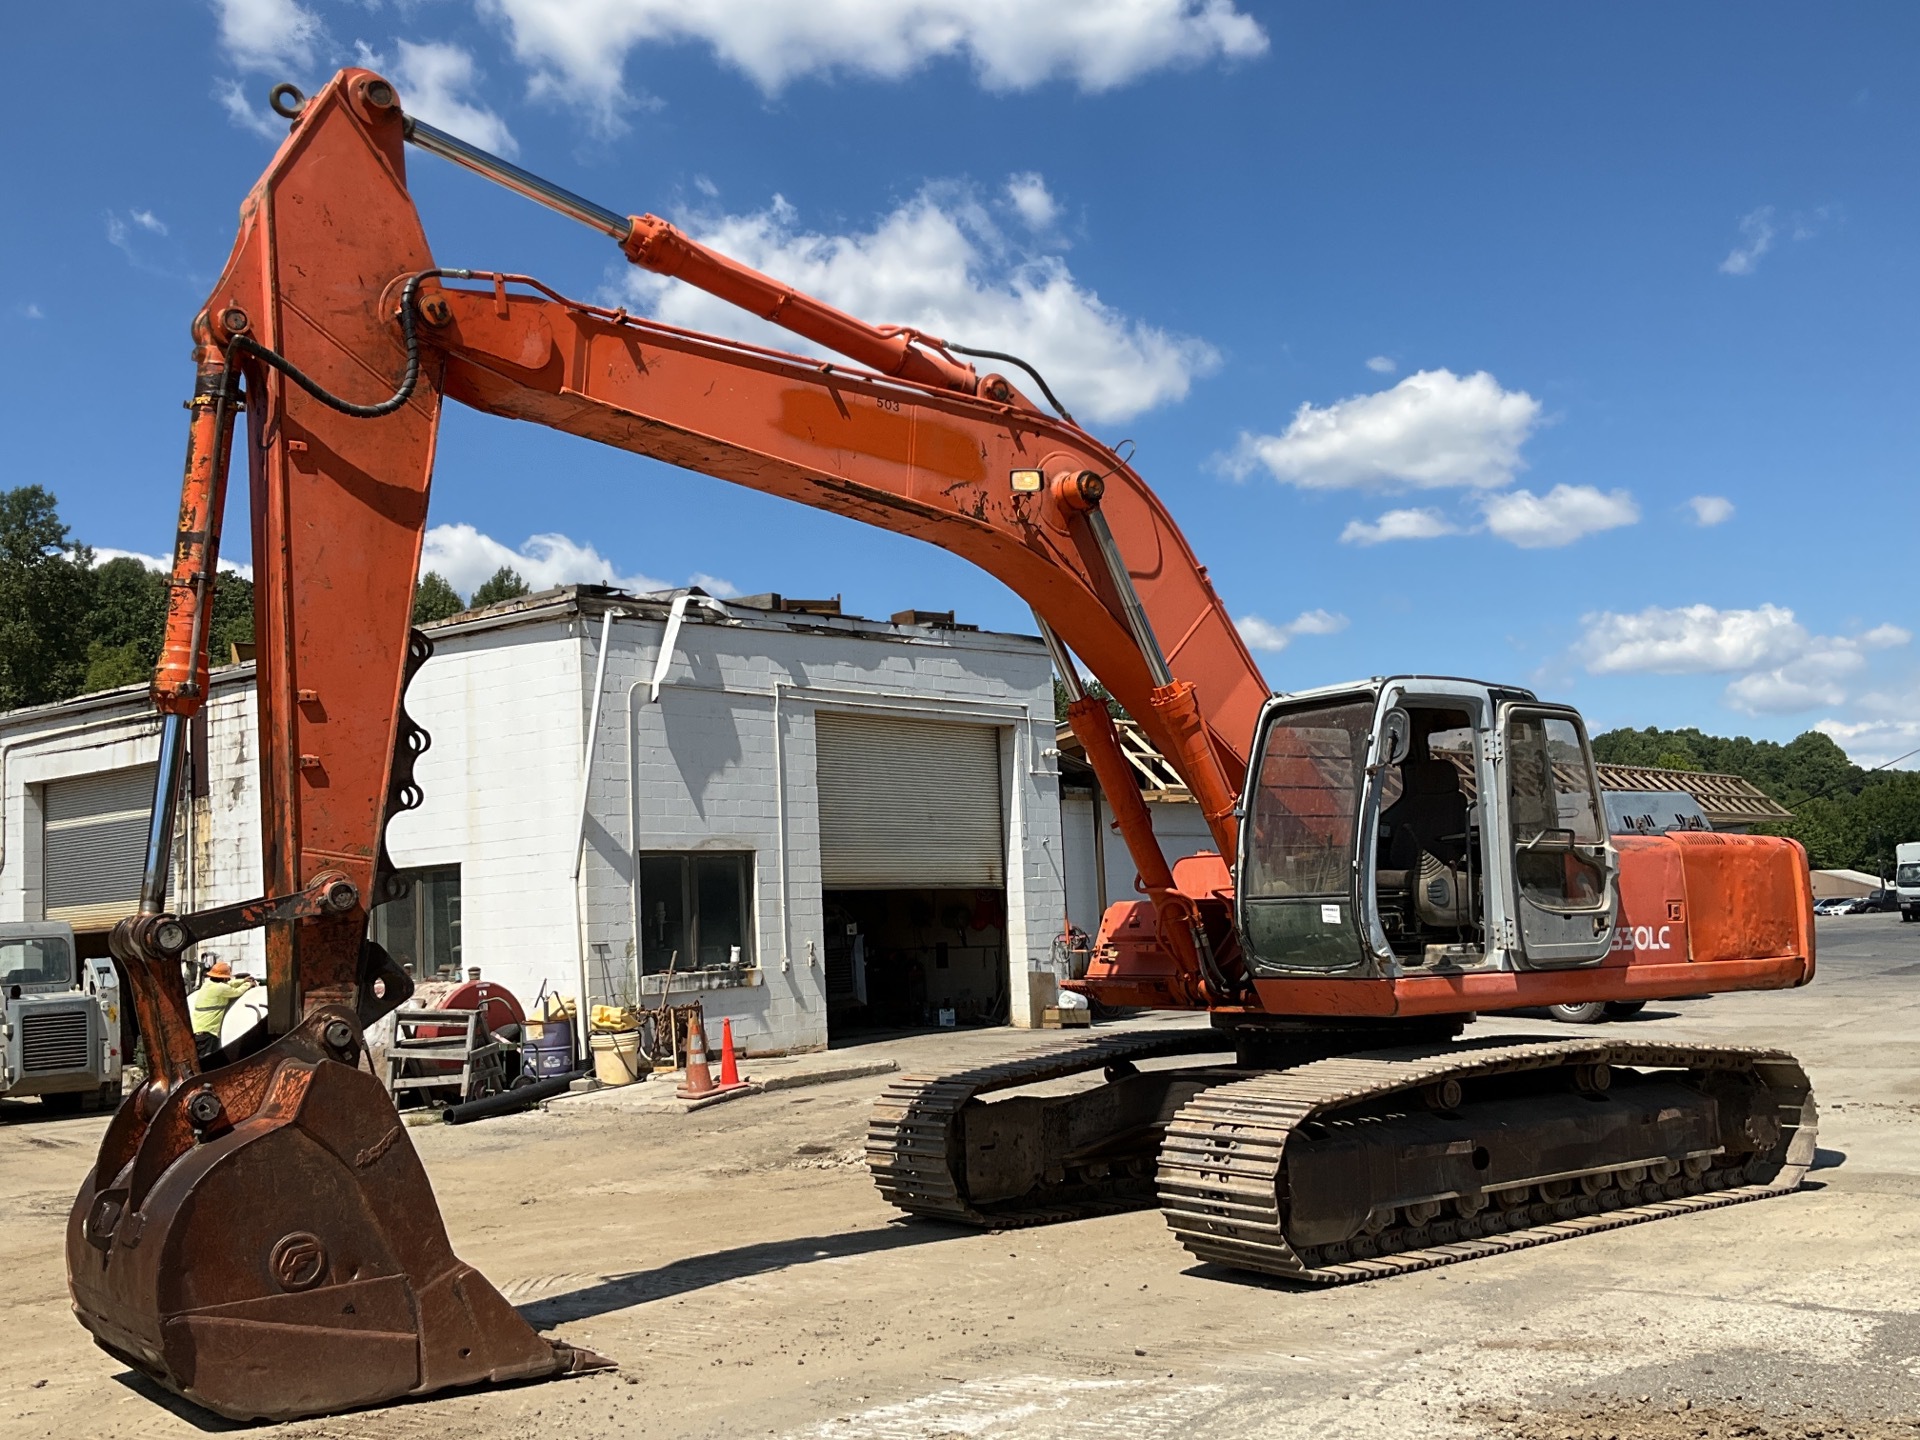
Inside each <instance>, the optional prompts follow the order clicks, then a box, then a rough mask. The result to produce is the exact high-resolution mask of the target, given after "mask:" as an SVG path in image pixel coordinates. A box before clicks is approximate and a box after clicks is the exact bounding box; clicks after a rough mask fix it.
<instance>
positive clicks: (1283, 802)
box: [1236, 676, 1619, 979]
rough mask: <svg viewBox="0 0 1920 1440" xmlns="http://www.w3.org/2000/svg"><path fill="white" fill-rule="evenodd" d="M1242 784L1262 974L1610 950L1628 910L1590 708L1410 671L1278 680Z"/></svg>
mask: <svg viewBox="0 0 1920 1440" xmlns="http://www.w3.org/2000/svg"><path fill="white" fill-rule="evenodd" d="M1248 773H1249V783H1248V786H1247V790H1246V794H1245V796H1244V799H1243V802H1242V814H1243V817H1244V822H1243V824H1242V826H1241V830H1240V846H1241V853H1240V865H1239V875H1240V884H1239V887H1238V890H1237V897H1236V903H1237V905H1238V908H1239V924H1240V933H1241V935H1242V937H1243V940H1244V943H1245V946H1246V951H1247V956H1248V960H1249V964H1250V966H1251V968H1252V971H1253V973H1254V975H1255V976H1256V977H1259V978H1268V977H1272V978H1279V977H1284V976H1299V975H1303V974H1305V975H1321V976H1328V977H1336V976H1337V977H1352V978H1370V979H1371V978H1393V977H1397V976H1401V975H1412V974H1419V975H1433V974H1446V973H1448V972H1464V971H1480V970H1519V969H1546V968H1559V967H1568V966H1581V965H1595V964H1598V963H1599V962H1600V961H1601V960H1602V959H1603V958H1605V956H1606V954H1607V949H1608V944H1609V941H1610V937H1611V936H1612V933H1613V928H1614V924H1615V918H1616V911H1617V909H1618V885H1617V876H1618V868H1619V865H1618V857H1617V855H1616V854H1615V852H1614V850H1613V847H1612V846H1611V844H1610V843H1609V842H1608V839H1607V833H1606V825H1605V822H1604V820H1603V818H1602V813H1601V805H1600V786H1599V781H1598V778H1597V775H1596V772H1595V769H1594V764H1593V755H1592V750H1591V748H1590V747H1589V745H1588V743H1587V735H1586V729H1585V727H1584V726H1583V725H1582V723H1581V720H1580V717H1579V715H1578V714H1577V713H1576V712H1574V711H1572V710H1570V709H1567V708H1566V707H1564V706H1558V705H1546V704H1542V703H1541V702H1540V701H1539V700H1537V699H1536V698H1535V697H1534V696H1533V695H1532V694H1531V693H1529V692H1527V691H1524V690H1519V689H1514V688H1510V687H1501V686H1492V685H1485V684H1480V683H1478V682H1475V681H1466V680H1454V679H1445V678H1439V677H1429V676H1398V677H1394V678H1391V679H1384V680H1374V681H1370V682H1368V683H1366V684H1364V685H1357V686H1356V685H1349V686H1340V687H1335V688H1332V689H1326V690H1316V691H1311V692H1306V693H1303V694H1293V695H1276V696H1275V697H1273V699H1272V700H1270V701H1269V702H1268V704H1267V706H1266V708H1265V710H1264V711H1263V713H1262V714H1261V717H1260V723H1259V730H1258V740H1257V744H1256V748H1255V751H1254V757H1253V764H1252V766H1251V767H1250V768H1249V772H1248Z"/></svg>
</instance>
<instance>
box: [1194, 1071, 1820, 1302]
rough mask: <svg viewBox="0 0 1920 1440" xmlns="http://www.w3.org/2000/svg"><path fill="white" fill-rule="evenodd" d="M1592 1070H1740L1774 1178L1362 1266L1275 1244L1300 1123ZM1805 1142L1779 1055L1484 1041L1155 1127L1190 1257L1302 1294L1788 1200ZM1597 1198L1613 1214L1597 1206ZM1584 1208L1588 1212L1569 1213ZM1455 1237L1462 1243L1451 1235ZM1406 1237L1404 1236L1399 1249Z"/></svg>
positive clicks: (1797, 1079) (1808, 1136) (1802, 1082)
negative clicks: (1755, 1081)
mask: <svg viewBox="0 0 1920 1440" xmlns="http://www.w3.org/2000/svg"><path fill="white" fill-rule="evenodd" d="M1600 1063H1605V1064H1609V1065H1622V1066H1646V1067H1655V1068H1674V1067H1686V1068H1690V1069H1708V1070H1741V1069H1750V1070H1752V1071H1753V1072H1754V1073H1755V1074H1756V1075H1757V1076H1758V1077H1759V1078H1760V1079H1761V1081H1762V1082H1763V1083H1765V1084H1766V1085H1767V1087H1768V1089H1769V1090H1771V1091H1772V1092H1773V1093H1774V1095H1775V1096H1776V1103H1777V1105H1778V1109H1779V1115H1780V1122H1781V1131H1782V1134H1781V1139H1780V1142H1779V1145H1778V1146H1777V1147H1776V1150H1775V1152H1774V1153H1775V1154H1776V1155H1777V1156H1778V1157H1779V1160H1780V1168H1779V1171H1778V1172H1777V1173H1776V1174H1775V1175H1773V1176H1772V1177H1771V1178H1770V1179H1768V1180H1766V1181H1764V1182H1763V1183H1752V1184H1735V1183H1732V1182H1733V1181H1734V1180H1736V1179H1740V1178H1744V1173H1743V1172H1742V1171H1740V1170H1710V1171H1708V1172H1707V1175H1706V1176H1704V1177H1700V1178H1699V1179H1698V1180H1695V1181H1692V1182H1689V1181H1687V1180H1685V1179H1676V1180H1673V1181H1668V1182H1666V1183H1665V1185H1664V1186H1661V1185H1660V1182H1655V1181H1650V1182H1648V1183H1647V1184H1645V1185H1641V1186H1637V1187H1635V1189H1636V1190H1637V1191H1638V1192H1639V1194H1638V1198H1639V1200H1641V1201H1642V1202H1644V1203H1639V1204H1633V1205H1627V1204H1624V1203H1620V1202H1622V1201H1624V1200H1625V1199H1630V1198H1634V1197H1633V1196H1631V1195H1627V1194H1625V1193H1624V1191H1621V1190H1610V1191H1607V1192H1603V1194H1602V1195H1601V1196H1598V1197H1586V1199H1584V1200H1567V1201H1560V1202H1556V1203H1555V1204H1548V1203H1546V1202H1542V1203H1539V1204H1535V1205H1532V1206H1529V1207H1525V1208H1524V1209H1522V1208H1518V1207H1516V1208H1515V1209H1513V1210H1509V1211H1505V1212H1501V1213H1500V1216H1499V1218H1498V1219H1497V1220H1496V1221H1494V1223H1495V1224H1496V1225H1498V1226H1500V1227H1501V1233H1493V1234H1484V1233H1483V1234H1475V1233H1472V1232H1473V1231H1475V1230H1478V1229H1481V1228H1482V1222H1480V1221H1479V1220H1478V1219H1477V1218H1476V1219H1474V1220H1470V1221H1456V1222H1450V1223H1449V1224H1448V1228H1449V1229H1451V1231H1452V1232H1453V1235H1454V1237H1455V1238H1452V1239H1448V1240H1446V1241H1444V1243H1425V1244H1418V1245H1412V1246H1410V1247H1409V1248H1407V1249H1404V1250H1401V1251H1399V1252H1398V1253H1393V1254H1382V1255H1378V1256H1376V1257H1369V1258H1364V1259H1359V1258H1342V1259H1340V1260H1338V1261H1331V1260H1330V1258H1328V1257H1321V1258H1320V1259H1319V1260H1318V1262H1317V1263H1315V1262H1314V1261H1311V1260H1310V1259H1309V1258H1306V1257H1303V1256H1301V1255H1299V1254H1297V1253H1295V1251H1294V1249H1293V1248H1292V1246H1291V1245H1290V1244H1289V1243H1288V1241H1287V1238H1286V1235H1285V1233H1284V1226H1285V1221H1284V1215H1283V1201H1282V1196H1281V1186H1282V1181H1283V1173H1282V1172H1283V1168H1284V1162H1285V1151H1286V1145H1287V1141H1288V1140H1289V1139H1290V1138H1291V1137H1292V1135H1293V1134H1294V1133H1295V1132H1296V1131H1297V1130H1298V1129H1299V1127H1300V1126H1301V1125H1302V1124H1304V1123H1305V1122H1307V1121H1309V1120H1312V1119H1314V1118H1316V1117H1318V1116H1321V1115H1325V1114H1326V1113H1327V1112H1328V1111H1330V1110H1335V1109H1338V1108H1340V1107H1343V1106H1346V1105H1351V1104H1354V1103H1356V1102H1359V1101H1362V1100H1369V1099H1376V1098H1379V1097H1382V1096H1386V1095H1392V1094H1395V1093H1397V1092H1402V1091H1409V1090H1415V1089H1418V1088H1420V1087H1422V1086H1427V1085H1433V1084H1436V1083H1439V1082H1443V1081H1445V1080H1448V1079H1461V1078H1471V1077H1474V1076H1484V1075H1493V1074H1510V1073H1514V1072H1517V1071H1522V1070H1529V1069H1541V1068H1547V1067H1560V1066H1567V1065H1586V1064H1600ZM1816 1136H1817V1114H1816V1111H1815V1106H1814V1102H1813V1096H1812V1089H1811V1086H1810V1085H1809V1084H1808V1081H1807V1077H1806V1072H1805V1071H1804V1070H1802V1069H1801V1067H1800V1064H1799V1062H1798V1061H1796V1060H1795V1059H1794V1058H1793V1057H1792V1056H1791V1055H1789V1054H1787V1053H1785V1052H1784V1051H1778V1050H1753V1049H1746V1048H1742V1047H1735V1046H1699V1045H1677V1044H1635V1043H1630V1042H1613V1041H1605V1040H1550V1041H1543V1042H1523V1043H1514V1041H1512V1040H1510V1039H1503V1040H1493V1039H1489V1040H1485V1041H1477V1042H1466V1043H1464V1044H1460V1043H1456V1044H1452V1045H1444V1046H1426V1047H1409V1048H1407V1049H1402V1050H1382V1051H1374V1052H1370V1053H1363V1054H1355V1055H1346V1056H1341V1057H1338V1058H1335V1059H1331V1060H1320V1061H1315V1062H1313V1063H1311V1064H1307V1065H1303V1066H1300V1067H1298V1068H1296V1069H1291V1070H1284V1071H1279V1072H1276V1073H1270V1074H1265V1075H1260V1076H1257V1077H1255V1078H1251V1079H1247V1080H1238V1081H1233V1082H1230V1083H1228V1084H1224V1085H1220V1086H1216V1087H1214V1088H1212V1089H1210V1090H1206V1091H1204V1092H1202V1093H1201V1094H1199V1095H1197V1096H1195V1097H1194V1098H1193V1099H1192V1100H1190V1101H1188V1102H1187V1104H1186V1105H1184V1106H1183V1107H1181V1109H1180V1111H1179V1113H1178V1114H1177V1115H1176V1116H1175V1117H1174V1120H1173V1123H1172V1124H1171V1125H1170V1126H1169V1127H1168V1130H1167V1137H1166V1140H1165V1142H1164V1143H1163V1144H1162V1146H1161V1150H1160V1167H1159V1173H1158V1188H1159V1192H1160V1202H1161V1207H1162V1211H1163V1213H1164V1214H1165V1216H1166V1219H1167V1224H1168V1226H1169V1227H1170V1228H1171V1229H1172V1230H1173V1232H1174V1234H1175V1235H1176V1236H1177V1237H1178V1238H1179V1240H1180V1243H1181V1244H1182V1245H1184V1246H1185V1247H1186V1248H1187V1249H1188V1250H1190V1251H1191V1252H1192V1253H1193V1254H1194V1255H1195V1256H1197V1257H1198V1258H1200V1259H1201V1260H1204V1261H1209V1262H1211V1263H1214V1264H1220V1265H1226V1266H1231V1267H1232V1268H1234V1269H1240V1270H1252V1271H1256V1272H1259V1273H1262V1274H1267V1275H1276V1276H1281V1277H1284V1278H1288V1279H1293V1280H1300V1281H1306V1282H1310V1283H1317V1284H1343V1283H1350V1282H1352V1281H1356V1280H1373V1279H1378V1278H1380V1277H1382V1276H1387V1275H1398V1274H1404V1273H1406V1272H1408V1271H1413V1270H1425V1269H1430V1268H1432V1267H1434V1266H1436V1265H1449V1264H1455V1263H1457V1262H1459V1261H1462V1260H1473V1259H1479V1258H1482V1257H1485V1256H1491V1255H1500V1254H1505V1253H1506V1252H1508V1251H1511V1250H1521V1249H1526V1248H1528V1247H1531V1246H1534V1245H1545V1244H1550V1243H1552V1242H1554V1241H1557V1240H1570V1239H1573V1238H1575V1237H1576V1236H1580V1235H1590V1234H1594V1233H1596V1232H1599V1231H1603V1230H1613V1229H1618V1228H1620V1227H1622V1226H1626V1225H1638V1224H1644V1223H1646V1222H1647V1221H1650V1220H1663V1219H1667V1218H1669V1217H1672V1216H1676V1215H1684V1214H1689V1213H1691V1212H1693V1211H1697V1210H1711V1209H1717V1208H1719V1207H1721V1206H1725V1205H1737V1204H1741V1203H1743V1202H1746V1201H1750V1200H1764V1199H1769V1198H1771V1197H1773V1196H1776V1195H1784V1194H1789V1193H1791V1192H1792V1191H1794V1190H1797V1189H1798V1188H1799V1187H1800V1183H1801V1181H1802V1179H1803V1178H1804V1177H1805V1175H1806V1172H1807V1168H1808V1166H1809V1165H1810V1164H1811V1163H1812V1161H1813V1156H1814V1148H1815V1140H1816ZM1770 1158H1771V1157H1770ZM1707 1185H1712V1186H1715V1187H1717V1188H1711V1189H1708V1190H1707V1191H1706V1193H1689V1191H1690V1188H1691V1187H1692V1186H1707ZM1656 1197H1658V1198H1656ZM1609 1199H1612V1200H1613V1201H1614V1203H1616V1204H1618V1208H1611V1209H1603V1208H1602V1206H1603V1204H1605V1203H1606V1202H1607V1201H1608V1200H1609ZM1587 1207H1591V1209H1592V1210H1593V1211H1595V1212H1597V1213H1582V1211H1583V1209H1585V1208H1587ZM1543 1212H1544V1213H1543ZM1563 1212H1564V1213H1563ZM1463 1227H1464V1228H1465V1229H1466V1230H1467V1233H1465V1234H1462V1233H1460V1232H1461V1230H1462V1228H1463ZM1426 1229H1427V1239H1428V1240H1429V1241H1439V1240H1440V1239H1441V1237H1440V1236H1438V1235H1434V1234H1433V1232H1434V1231H1436V1230H1440V1229H1441V1227H1440V1226H1429V1227H1426ZM1414 1233H1415V1232H1404V1234H1405V1237H1406V1238H1411V1237H1412V1235H1413V1234H1414ZM1442 1233H1443V1234H1444V1233H1445V1232H1444V1231H1443V1232H1442Z"/></svg>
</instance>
